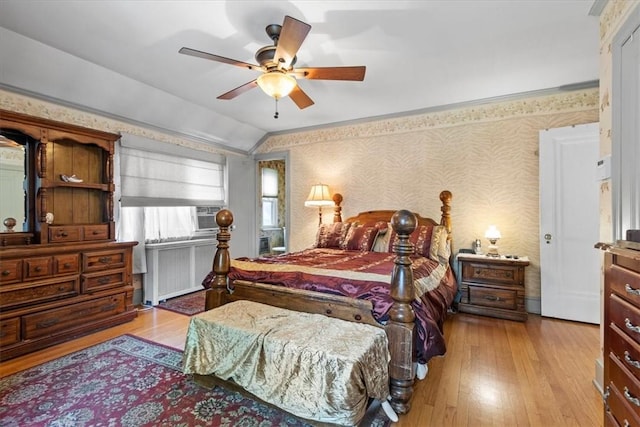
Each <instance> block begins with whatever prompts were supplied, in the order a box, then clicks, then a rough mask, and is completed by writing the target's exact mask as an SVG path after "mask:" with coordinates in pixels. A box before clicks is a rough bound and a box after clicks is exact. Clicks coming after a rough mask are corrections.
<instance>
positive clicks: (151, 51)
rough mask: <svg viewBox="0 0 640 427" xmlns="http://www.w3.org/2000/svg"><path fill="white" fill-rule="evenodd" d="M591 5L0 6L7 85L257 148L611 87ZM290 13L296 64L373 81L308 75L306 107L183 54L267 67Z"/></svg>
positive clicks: (551, 0) (0, 62) (17, 0)
mask: <svg viewBox="0 0 640 427" xmlns="http://www.w3.org/2000/svg"><path fill="white" fill-rule="evenodd" d="M592 3H593V2H592V1H590V0H574V1H564V0H534V1H525V0H500V1H485V0H475V1H473V0H468V1H463V0H448V1H382V0H377V1H374V0H370V1H330V0H324V1H311V0H306V1H242V0H236V1H232V0H229V1H186V0H185V1H177V0H176V1H152V0H146V1H142V0H139V1H123V0H119V1H107V0H101V1H84V2H82V1H58V0H38V1H36V0H0V87H4V88H8V89H10V90H17V91H20V92H24V93H28V94H32V95H36V96H41V97H44V98H45V99H52V100H56V101H61V100H62V101H64V102H65V103H68V104H69V105H73V106H76V107H81V108H84V109H87V110H90V111H96V112H100V113H103V114H106V115H108V116H113V117H120V118H127V120H129V121H132V122H135V123H142V124H145V125H147V126H151V127H156V128H160V129H164V130H168V131H170V132H172V133H174V132H175V133H179V134H182V135H186V136H188V137H190V138H195V139H200V140H206V141H209V142H211V143H213V144H214V145H221V146H224V147H227V148H231V149H233V150H236V151H241V152H247V151H250V150H251V149H252V148H254V147H255V146H256V144H257V143H259V141H260V140H261V139H262V138H264V136H265V135H267V134H270V133H277V132H285V131H289V130H292V129H300V128H305V127H312V126H322V125H326V124H329V123H335V122H342V121H349V120H358V119H364V118H367V117H373V116H381V115H390V114H400V113H404V112H410V111H416V110H424V109H429V108H432V107H437V106H443V105H450V104H455V103H460V102H467V101H473V100H479V99H486V98H493V97H497V96H503V95H510V94H516V93H522V92H529V91H536V90H542V89H550V88H557V87H561V86H565V85H571V84H577V83H581V82H586V81H593V80H597V79H598V53H599V52H598V45H599V36H598V18H597V17H596V16H590V15H589V10H590V9H591V7H592ZM284 15H290V16H292V17H294V18H296V19H299V20H301V21H304V22H307V23H309V24H310V25H311V26H312V28H311V32H310V33H309V35H308V37H307V38H306V40H305V41H304V43H303V44H302V47H301V48H300V50H299V51H298V55H297V57H298V61H297V64H296V65H297V66H299V67H300V66H311V67H331V66H349V65H365V66H366V67H367V71H366V76H365V79H364V81H363V82H344V81H321V80H301V81H299V84H300V86H301V87H302V89H303V90H304V91H305V92H306V93H307V94H308V95H309V96H310V97H311V98H312V99H313V100H314V101H315V105H313V106H311V107H309V108H307V109H304V110H300V109H298V108H297V107H296V106H295V104H294V103H293V102H292V101H291V100H290V99H282V100H281V101H280V102H279V108H278V109H279V112H280V118H278V119H274V118H273V113H274V108H275V102H274V100H273V99H271V98H269V97H268V96H267V95H265V94H264V93H263V92H262V91H261V90H260V89H259V88H255V89H252V90H251V91H249V92H247V93H245V94H243V95H240V96H239V97H237V98H235V99H233V100H229V101H225V100H218V99H216V97H217V96H218V95H220V94H222V93H224V92H227V91H229V90H231V89H233V88H235V87H237V86H239V85H241V84H244V83H246V82H248V81H251V80H253V79H254V78H256V77H257V75H258V73H257V72H255V71H251V70H245V69H242V68H239V67H235V66H232V65H228V64H222V63H217V62H212V61H208V60H205V59H200V58H194V57H190V56H186V55H181V54H178V49H180V48H181V47H182V46H187V47H190V48H193V49H197V50H202V51H206V52H210V53H214V54H217V55H221V56H225V57H228V58H233V59H237V60H240V61H244V62H249V63H256V61H255V59H254V54H255V51H256V50H257V49H258V48H260V47H262V46H265V45H269V44H271V41H270V39H269V38H268V36H267V35H266V33H265V31H264V28H265V27H266V26H267V25H268V24H274V23H275V24H282V20H283V17H284Z"/></svg>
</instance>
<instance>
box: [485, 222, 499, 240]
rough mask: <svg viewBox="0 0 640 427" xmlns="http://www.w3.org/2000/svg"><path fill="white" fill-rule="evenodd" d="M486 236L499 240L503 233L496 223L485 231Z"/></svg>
mask: <svg viewBox="0 0 640 427" xmlns="http://www.w3.org/2000/svg"><path fill="white" fill-rule="evenodd" d="M484 237H485V238H487V239H490V240H491V239H495V240H497V239H500V238H502V235H501V234H500V231H499V230H498V229H497V228H496V226H495V225H490V226H489V228H488V229H487V231H486V232H485V233H484Z"/></svg>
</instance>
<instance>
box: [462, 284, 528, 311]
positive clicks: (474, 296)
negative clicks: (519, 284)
mask: <svg viewBox="0 0 640 427" xmlns="http://www.w3.org/2000/svg"><path fill="white" fill-rule="evenodd" d="M516 302H517V292H516V291H515V290H509V289H494V288H489V287H484V286H474V285H469V304H474V305H482V306H485V307H495V308H504V309H507V310H515V309H516V308H517V304H516Z"/></svg>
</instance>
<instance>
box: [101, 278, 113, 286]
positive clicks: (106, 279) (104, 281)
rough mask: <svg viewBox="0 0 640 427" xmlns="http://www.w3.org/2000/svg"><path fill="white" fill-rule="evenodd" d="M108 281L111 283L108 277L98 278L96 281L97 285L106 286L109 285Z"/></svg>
mask: <svg viewBox="0 0 640 427" xmlns="http://www.w3.org/2000/svg"><path fill="white" fill-rule="evenodd" d="M110 281H111V279H110V278H108V277H100V278H99V279H98V284H100V285H106V284H107V283H109V282H110Z"/></svg>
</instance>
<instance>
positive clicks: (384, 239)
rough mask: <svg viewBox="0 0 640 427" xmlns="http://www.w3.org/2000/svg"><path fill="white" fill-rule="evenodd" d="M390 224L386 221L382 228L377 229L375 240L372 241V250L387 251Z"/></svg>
mask: <svg viewBox="0 0 640 427" xmlns="http://www.w3.org/2000/svg"><path fill="white" fill-rule="evenodd" d="M389 230H391V224H390V223H387V227H386V228H385V229H384V230H379V231H378V236H377V237H376V241H375V242H374V243H373V248H372V249H371V250H372V251H373V252H389V237H390V236H391V231H389Z"/></svg>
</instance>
